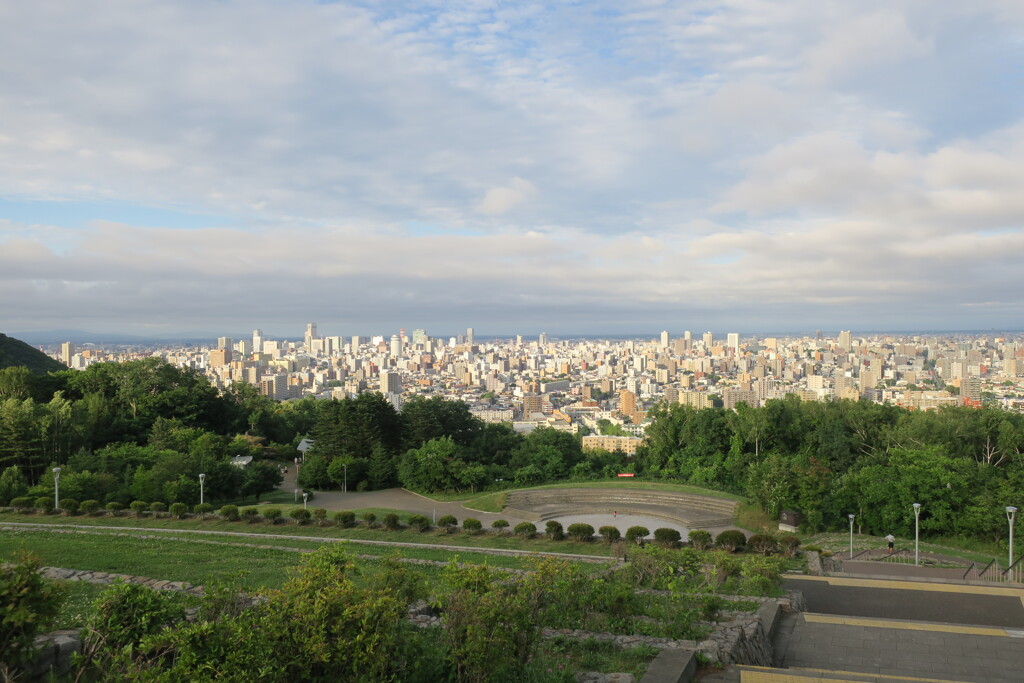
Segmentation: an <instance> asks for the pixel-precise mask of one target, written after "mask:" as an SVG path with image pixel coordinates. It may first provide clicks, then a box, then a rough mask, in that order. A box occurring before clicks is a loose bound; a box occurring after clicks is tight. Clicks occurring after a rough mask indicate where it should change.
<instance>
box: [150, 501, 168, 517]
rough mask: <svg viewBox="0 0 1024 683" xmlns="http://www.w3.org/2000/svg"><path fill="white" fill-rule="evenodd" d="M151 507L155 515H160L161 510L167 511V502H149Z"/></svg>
mask: <svg viewBox="0 0 1024 683" xmlns="http://www.w3.org/2000/svg"><path fill="white" fill-rule="evenodd" d="M149 509H150V510H152V512H153V516H154V517H159V516H160V513H161V512H167V504H166V503H161V502H160V501H159V500H155V501H153V502H152V503H150V504H149Z"/></svg>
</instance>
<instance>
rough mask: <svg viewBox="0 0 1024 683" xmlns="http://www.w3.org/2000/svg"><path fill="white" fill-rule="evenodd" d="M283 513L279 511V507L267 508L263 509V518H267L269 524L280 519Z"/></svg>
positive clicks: (275, 522)
mask: <svg viewBox="0 0 1024 683" xmlns="http://www.w3.org/2000/svg"><path fill="white" fill-rule="evenodd" d="M283 514H284V513H282V512H281V508H267V509H266V510H264V511H263V519H265V520H267V521H268V522H270V523H271V524H277V523H278V522H280V521H281V516H282V515H283Z"/></svg>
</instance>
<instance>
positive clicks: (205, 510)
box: [192, 503, 213, 519]
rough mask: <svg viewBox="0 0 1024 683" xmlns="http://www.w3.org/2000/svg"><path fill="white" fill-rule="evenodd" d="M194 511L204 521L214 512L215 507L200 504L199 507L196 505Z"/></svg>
mask: <svg viewBox="0 0 1024 683" xmlns="http://www.w3.org/2000/svg"><path fill="white" fill-rule="evenodd" d="M192 511H193V512H194V513H196V514H197V515H199V517H200V519H202V518H204V517H206V515H208V514H210V513H211V512H213V506H212V505H210V504H209V503H200V504H199V505H196V506H195V507H194V508H192Z"/></svg>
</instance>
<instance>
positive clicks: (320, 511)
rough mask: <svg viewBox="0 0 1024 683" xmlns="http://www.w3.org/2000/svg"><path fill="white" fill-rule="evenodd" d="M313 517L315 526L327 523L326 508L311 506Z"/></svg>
mask: <svg viewBox="0 0 1024 683" xmlns="http://www.w3.org/2000/svg"><path fill="white" fill-rule="evenodd" d="M313 519H315V520H316V523H317V526H323V525H324V524H327V510H325V509H324V508H313Z"/></svg>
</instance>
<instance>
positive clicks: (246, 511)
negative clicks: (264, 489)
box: [238, 507, 260, 524]
mask: <svg viewBox="0 0 1024 683" xmlns="http://www.w3.org/2000/svg"><path fill="white" fill-rule="evenodd" d="M238 514H239V516H241V518H242V519H244V520H245V521H246V522H248V523H249V524H252V523H253V522H255V521H256V520H257V519H259V518H260V509H259V508H257V507H247V508H242V509H241V510H239V511H238Z"/></svg>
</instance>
